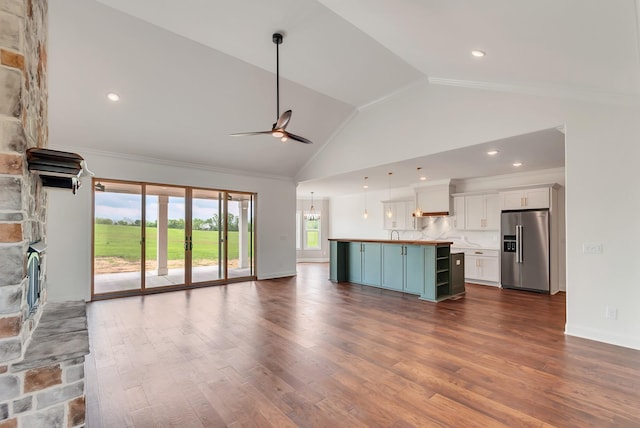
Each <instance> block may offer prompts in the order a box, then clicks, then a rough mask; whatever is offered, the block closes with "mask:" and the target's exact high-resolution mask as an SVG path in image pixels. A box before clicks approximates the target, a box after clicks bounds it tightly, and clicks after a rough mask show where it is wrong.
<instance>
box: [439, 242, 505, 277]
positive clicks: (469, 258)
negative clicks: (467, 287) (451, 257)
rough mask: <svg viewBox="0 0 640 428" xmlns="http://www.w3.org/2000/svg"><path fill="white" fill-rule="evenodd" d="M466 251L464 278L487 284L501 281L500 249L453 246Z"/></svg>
mask: <svg viewBox="0 0 640 428" xmlns="http://www.w3.org/2000/svg"><path fill="white" fill-rule="evenodd" d="M451 252H452V253H454V252H456V253H462V252H463V253H464V280H465V281H466V282H478V283H480V284H487V285H495V286H497V285H499V283H500V251H499V250H484V249H470V248H451Z"/></svg>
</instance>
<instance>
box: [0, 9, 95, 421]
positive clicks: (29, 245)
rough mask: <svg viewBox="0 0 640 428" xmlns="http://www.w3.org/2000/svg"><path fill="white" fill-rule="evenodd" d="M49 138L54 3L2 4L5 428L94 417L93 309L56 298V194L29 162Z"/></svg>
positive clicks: (0, 325)
mask: <svg viewBox="0 0 640 428" xmlns="http://www.w3.org/2000/svg"><path fill="white" fill-rule="evenodd" d="M47 143H48V130H47V1H46V0H0V428H9V427H30V428H38V427H76V426H83V425H84V420H85V393H84V355H86V354H87V353H88V337H87V331H86V315H85V305H84V302H63V303H47V290H46V285H47V284H46V261H47V255H46V249H45V248H46V209H47V195H46V191H45V190H44V189H43V188H42V184H41V181H40V179H39V178H38V177H37V176H35V175H32V174H30V173H29V172H28V169H27V162H26V150H27V149H28V148H31V147H40V148H44V147H46V146H47ZM34 252H37V261H38V266H35V265H33V262H32V264H31V266H30V267H29V269H28V268H27V267H28V266H29V265H28V263H29V261H30V256H31V259H32V261H33V259H34V258H35V256H34ZM30 280H31V281H32V285H34V286H35V289H33V290H31V292H30V291H29V285H30Z"/></svg>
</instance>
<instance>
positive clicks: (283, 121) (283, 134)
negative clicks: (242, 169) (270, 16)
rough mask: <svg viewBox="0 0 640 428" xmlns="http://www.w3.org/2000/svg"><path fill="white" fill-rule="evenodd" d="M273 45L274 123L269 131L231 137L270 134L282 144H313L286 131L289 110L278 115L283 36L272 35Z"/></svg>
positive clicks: (244, 133)
mask: <svg viewBox="0 0 640 428" xmlns="http://www.w3.org/2000/svg"><path fill="white" fill-rule="evenodd" d="M272 37H273V43H275V45H276V118H277V119H276V123H274V124H273V125H272V126H271V130H270V131H257V132H240V133H237V134H231V136H232V137H242V136H246V135H262V134H271V135H272V136H273V137H274V138H279V139H280V141H282V142H283V143H284V142H286V141H287V140H289V139H291V140H294V141H299V142H301V143H304V144H313V143H312V142H311V141H310V140H307V139H306V138H304V137H301V136H299V135H296V134H292V133H291V132H289V131H287V130H286V128H287V125H288V124H289V121H290V120H291V110H287V111H285V112H284V113H282V114H280V52H279V45H281V44H282V39H283V36H282V34H280V33H274V34H273V36H272Z"/></svg>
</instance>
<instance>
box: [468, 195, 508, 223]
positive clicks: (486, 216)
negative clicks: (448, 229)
mask: <svg viewBox="0 0 640 428" xmlns="http://www.w3.org/2000/svg"><path fill="white" fill-rule="evenodd" d="M464 201H465V203H464V213H465V223H464V228H465V229H467V230H498V229H499V228H500V208H499V206H498V195H497V194H495V193H492V194H483V195H467V196H464Z"/></svg>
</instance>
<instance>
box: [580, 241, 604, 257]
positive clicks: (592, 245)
mask: <svg viewBox="0 0 640 428" xmlns="http://www.w3.org/2000/svg"><path fill="white" fill-rule="evenodd" d="M582 252H583V253H585V254H602V244H600V243H597V242H585V243H583V244H582Z"/></svg>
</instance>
